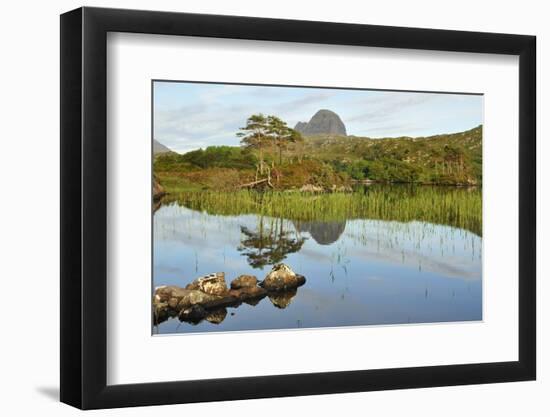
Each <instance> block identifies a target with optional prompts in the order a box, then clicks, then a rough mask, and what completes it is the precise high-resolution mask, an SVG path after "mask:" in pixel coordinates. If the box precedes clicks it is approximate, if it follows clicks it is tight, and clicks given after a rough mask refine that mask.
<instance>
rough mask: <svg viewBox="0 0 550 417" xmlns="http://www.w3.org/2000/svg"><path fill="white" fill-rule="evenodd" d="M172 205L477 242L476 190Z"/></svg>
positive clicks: (272, 196)
mask: <svg viewBox="0 0 550 417" xmlns="http://www.w3.org/2000/svg"><path fill="white" fill-rule="evenodd" d="M171 201H173V202H177V203H178V204H181V205H183V206H185V207H188V208H190V209H193V210H198V211H205V212H207V213H208V214H212V215H240V214H258V215H264V216H270V217H276V218H277V217H280V218H285V219H289V220H297V221H343V220H350V219H365V218H369V219H379V220H395V221H400V222H409V221H414V220H419V221H426V222H430V223H436V224H444V225H449V226H454V227H459V228H462V229H466V230H470V231H472V232H474V233H476V234H477V235H479V236H481V234H482V229H481V224H482V223H481V206H482V200H481V190H480V189H479V188H464V187H459V188H457V187H425V186H424V187H422V186H407V185H403V186H391V187H388V186H383V185H373V186H368V187H362V188H361V189H360V190H357V191H356V192H353V193H328V194H322V195H320V194H309V193H300V192H280V191H272V192H264V193H258V192H255V191H248V190H241V191H238V192H214V191H195V192H183V193H177V194H176V193H173V194H172V195H170V196H169V197H168V198H167V199H165V201H164V203H170V202H171Z"/></svg>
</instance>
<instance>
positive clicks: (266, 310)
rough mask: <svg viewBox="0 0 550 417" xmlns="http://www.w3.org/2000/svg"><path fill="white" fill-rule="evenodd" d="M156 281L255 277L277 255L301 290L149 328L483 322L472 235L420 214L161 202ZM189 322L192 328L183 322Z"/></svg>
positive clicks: (478, 242) (477, 246)
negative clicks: (371, 215)
mask: <svg viewBox="0 0 550 417" xmlns="http://www.w3.org/2000/svg"><path fill="white" fill-rule="evenodd" d="M153 221H154V228H153V229H154V283H153V284H154V286H155V287H156V286H160V285H177V286H185V285H186V283H188V282H190V281H191V280H193V279H194V278H195V277H197V276H200V275H206V274H208V273H211V272H215V271H224V272H225V274H226V276H227V277H229V279H233V278H235V277H237V276H239V275H242V274H251V275H256V276H258V278H260V279H262V278H263V277H264V276H265V274H266V273H267V272H268V271H269V270H270V269H271V267H272V265H274V264H276V263H279V262H282V261H284V262H285V263H287V264H288V265H290V266H291V267H292V268H293V269H294V271H296V272H297V273H299V274H302V275H304V276H306V277H307V279H308V283H307V285H306V286H304V287H303V288H300V289H299V290H298V291H297V292H296V291H288V292H286V293H277V294H268V295H266V296H265V297H263V298H259V299H249V300H245V301H243V302H242V303H240V304H239V305H228V306H224V307H223V309H219V310H216V311H210V312H208V314H207V315H203V316H201V317H200V319H198V320H197V317H196V318H195V319H194V322H191V320H190V321H189V322H187V321H183V322H181V321H180V319H178V317H177V314H174V315H171V316H166V317H164V318H163V320H162V321H159V323H158V326H156V328H155V332H158V333H176V332H209V331H229V330H256V329H287V328H297V327H325V326H329V327H334V326H353V325H368V324H399V323H426V322H447V321H469V320H481V319H482V280H481V248H482V238H481V236H480V235H479V234H477V233H473V232H471V231H468V230H464V229H460V228H457V227H452V226H444V225H439V224H433V223H429V222H421V221H406V222H399V221H385V220H372V219H358V218H350V219H348V220H344V221H323V220H322V219H319V220H313V221H307V222H306V221H299V220H296V219H285V218H281V217H269V216H261V215H255V214H243V215H216V214H212V213H207V212H205V211H198V210H192V209H189V208H187V207H185V206H183V205H181V204H179V203H178V202H177V201H172V202H167V201H165V202H164V203H163V205H162V206H161V207H160V208H158V210H156V211H155V214H154V220H153ZM190 324H192V325H190Z"/></svg>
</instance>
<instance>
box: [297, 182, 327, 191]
mask: <svg viewBox="0 0 550 417" xmlns="http://www.w3.org/2000/svg"><path fill="white" fill-rule="evenodd" d="M300 191H301V192H302V193H322V192H323V191H324V190H323V187H319V186H318V185H313V184H305V185H302V188H300Z"/></svg>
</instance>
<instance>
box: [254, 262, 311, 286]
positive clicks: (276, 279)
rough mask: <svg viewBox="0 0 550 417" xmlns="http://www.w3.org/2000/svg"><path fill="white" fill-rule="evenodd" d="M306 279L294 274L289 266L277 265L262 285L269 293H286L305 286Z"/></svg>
mask: <svg viewBox="0 0 550 417" xmlns="http://www.w3.org/2000/svg"><path fill="white" fill-rule="evenodd" d="M305 282H306V279H305V277H304V276H303V275H298V274H296V273H294V271H293V270H292V269H290V267H289V266H288V265H285V264H277V265H274V266H273V268H272V269H271V272H270V273H269V274H267V276H266V277H265V279H264V280H263V281H262V282H261V283H260V285H261V286H262V287H263V288H265V289H266V290H268V291H284V290H288V289H291V288H297V287H299V286H301V285H304V283H305Z"/></svg>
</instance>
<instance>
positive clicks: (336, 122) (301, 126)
mask: <svg viewBox="0 0 550 417" xmlns="http://www.w3.org/2000/svg"><path fill="white" fill-rule="evenodd" d="M294 130H297V131H298V132H300V133H301V134H302V135H304V136H313V135H340V136H346V135H347V133H346V126H345V125H344V122H342V119H340V116H338V115H337V114H336V113H334V112H333V111H330V110H324V109H323V110H319V111H318V112H317V113H315V114H314V115H313V117H312V118H311V120H310V121H309V122H308V123H304V122H298V123H297V124H296V126H294Z"/></svg>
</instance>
